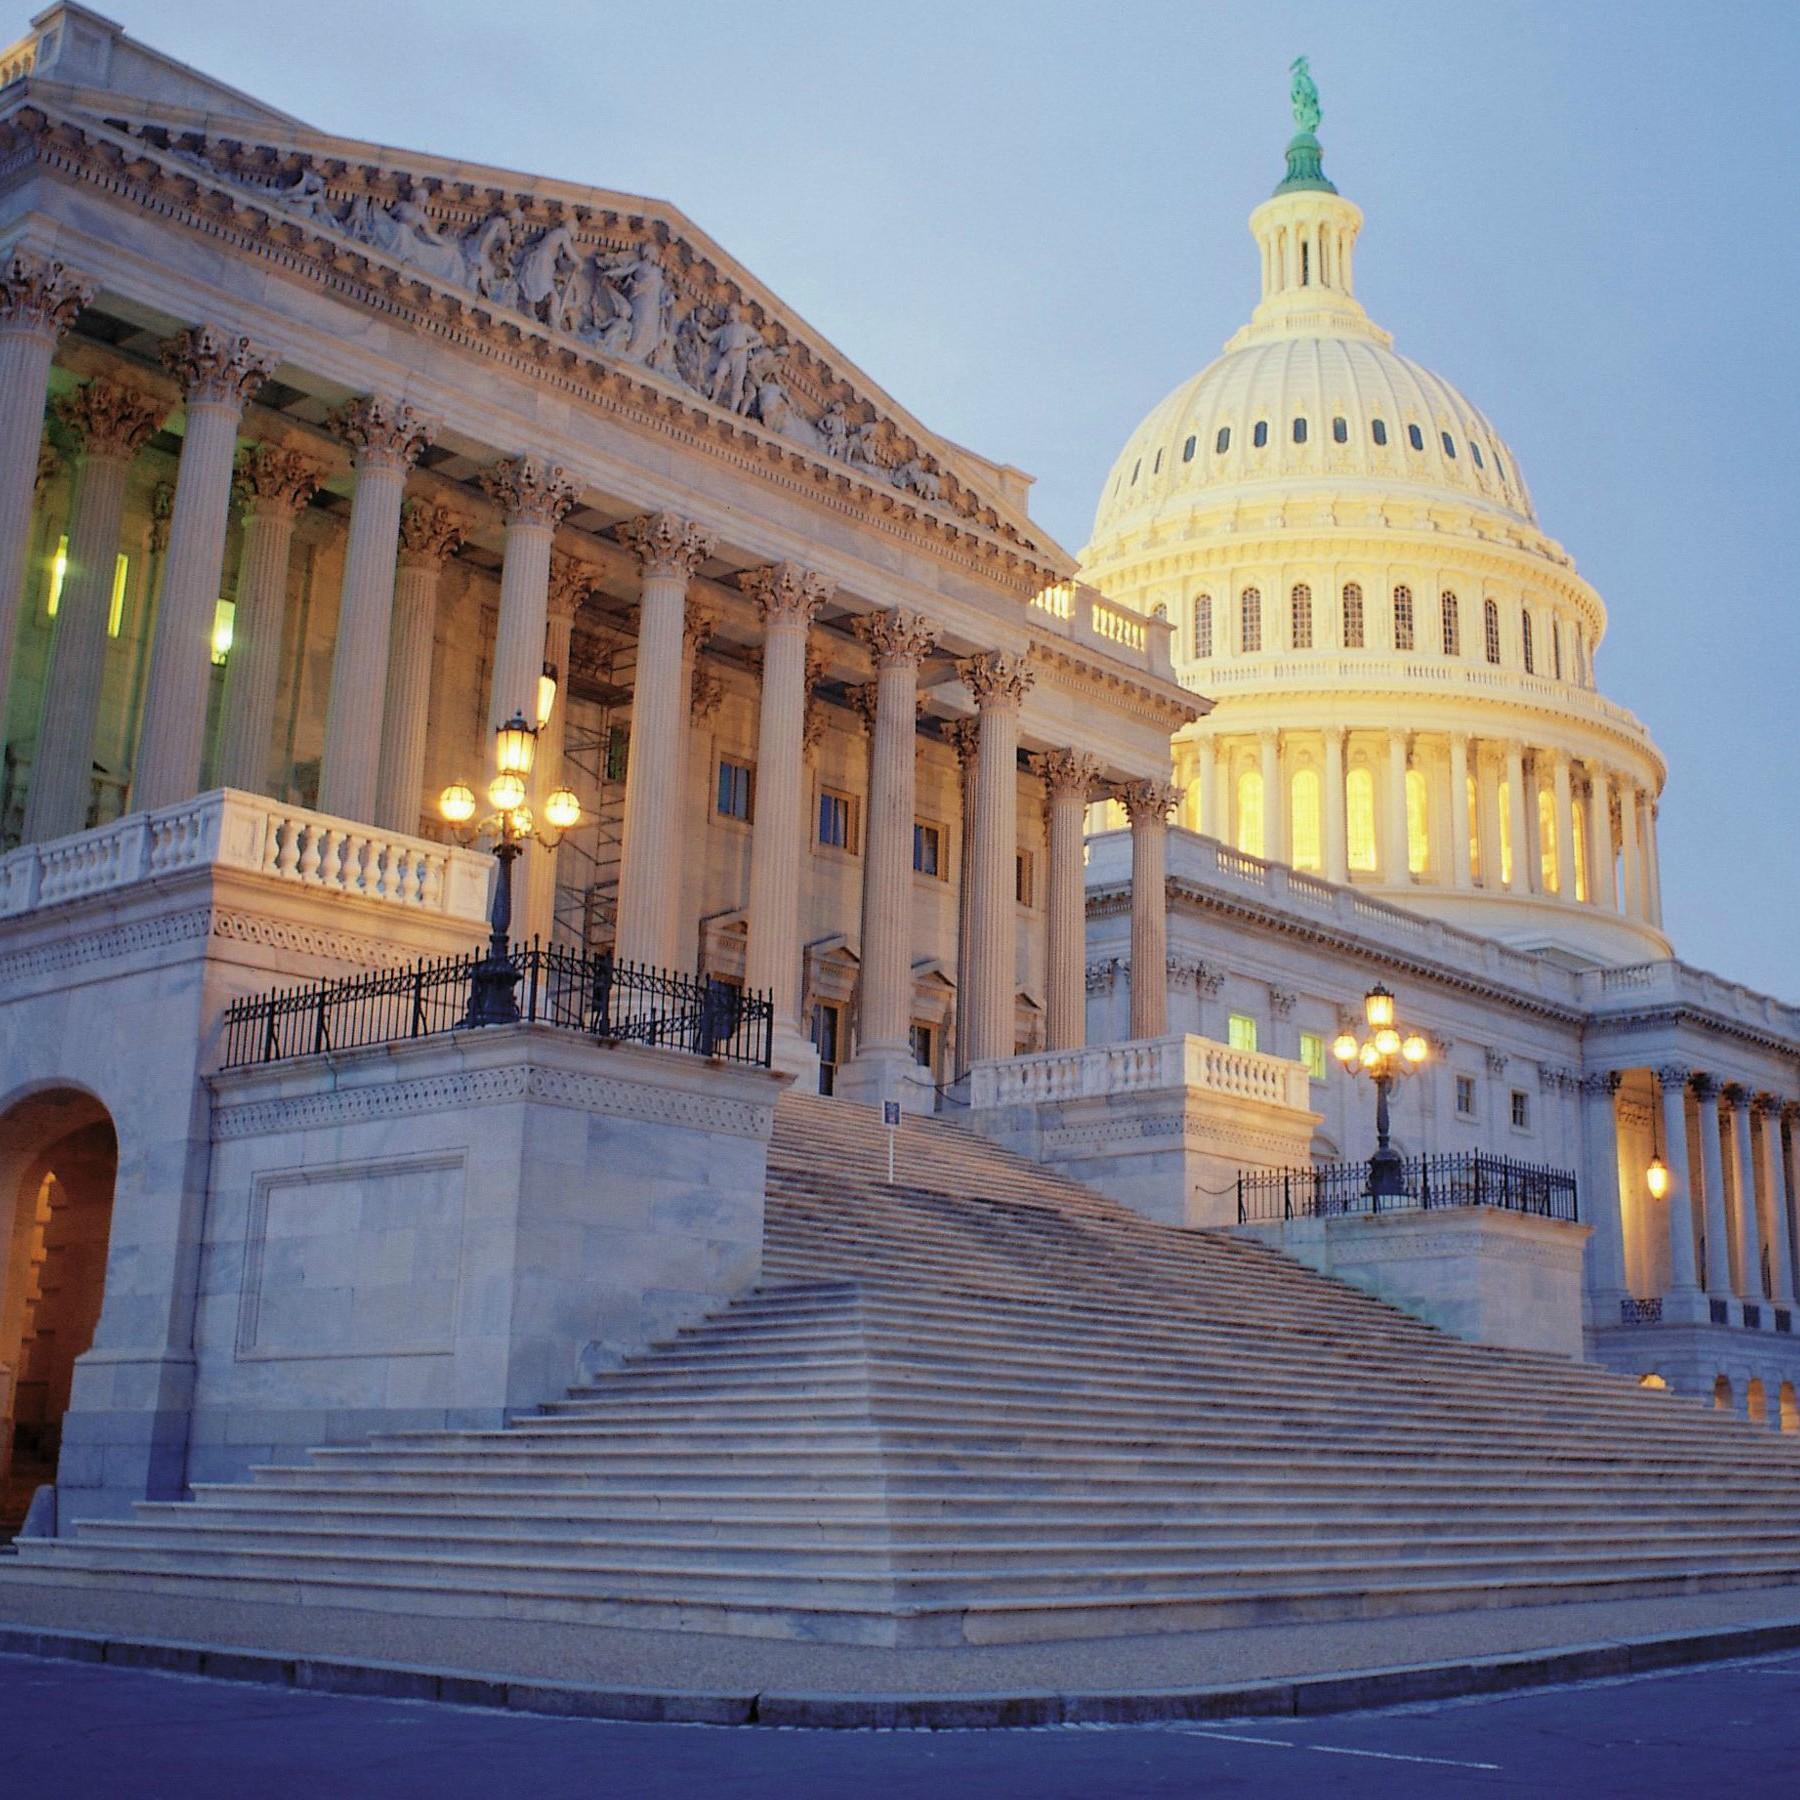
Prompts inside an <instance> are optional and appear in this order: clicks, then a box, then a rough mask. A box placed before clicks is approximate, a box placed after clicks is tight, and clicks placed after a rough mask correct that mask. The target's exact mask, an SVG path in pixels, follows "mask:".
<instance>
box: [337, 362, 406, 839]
mask: <svg viewBox="0 0 1800 1800" xmlns="http://www.w3.org/2000/svg"><path fill="white" fill-rule="evenodd" d="M332 427H333V429H334V430H335V431H336V433H337V435H338V436H339V437H340V438H342V439H343V440H344V442H345V443H346V444H348V445H349V446H350V460H351V466H352V467H353V468H354V469H355V471H356V491H355V494H354V496H353V498H352V500H351V503H350V533H349V537H348V539H347V541H346V542H345V545H344V584H343V589H342V593H341V597H340V598H339V600H338V617H337V642H336V644H335V645H334V646H333V648H332V653H331V697H330V699H329V700H328V701H327V703H326V707H325V756H324V761H323V763H322V765H321V767H320V771H319V811H320V812H327V813H336V814H337V815H338V816H339V817H340V818H345V819H361V820H363V821H365V822H366V823H370V824H372V823H373V822H374V819H375V786H376V782H377V779H378V778H379V776H380V772H381V704H382V700H383V697H384V696H385V695H386V693H387V662H388V640H389V637H390V634H391V632H392V630H393V614H394V564H395V559H396V558H397V556H398V555H399V550H400V502H401V501H402V500H403V499H404V498H405V495H406V477H407V475H408V473H409V472H410V471H411V469H412V466H413V464H414V463H415V462H416V461H417V460H418V456H419V452H420V451H421V450H423V449H424V448H425V446H426V445H427V444H428V443H429V442H430V441H431V433H432V431H433V430H434V429H435V427H434V426H433V425H432V424H431V423H430V422H429V421H427V420H425V419H422V418H421V417H420V416H419V415H418V414H417V413H416V412H414V411H413V409H412V408H411V407H410V406H408V405H407V404H406V403H405V402H404V401H402V400H386V399H383V398H382V397H381V396H380V395H379V394H369V395H365V396H364V397H363V398H362V399H360V400H352V401H351V402H350V404H349V405H348V406H346V407H344V408H342V409H341V410H340V411H339V412H338V413H337V414H336V415H335V416H334V417H333V419H332Z"/></svg>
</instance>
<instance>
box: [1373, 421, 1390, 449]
mask: <svg viewBox="0 0 1800 1800" xmlns="http://www.w3.org/2000/svg"><path fill="white" fill-rule="evenodd" d="M1369 436H1370V437H1372V438H1373V439H1374V440H1375V442H1376V443H1377V444H1386V442H1387V420H1386V419H1371V420H1370V421H1369Z"/></svg>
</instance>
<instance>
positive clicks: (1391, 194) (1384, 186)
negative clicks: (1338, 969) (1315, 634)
mask: <svg viewBox="0 0 1800 1800" xmlns="http://www.w3.org/2000/svg"><path fill="white" fill-rule="evenodd" d="M98 10H100V11H102V12H104V13H106V14H107V15H108V16H109V17H112V18H115V19H117V20H118V21H119V22H120V23H122V24H123V25H124V26H125V27H126V29H127V30H128V31H129V32H130V33H131V34H132V35H133V36H135V37H138V38H140V39H141V40H143V41H145V42H147V43H150V44H153V45H155V46H156V47H157V48H159V49H162V50H165V51H167V52H169V53H171V54H173V55H176V56H179V57H181V58H183V59H184V60H186V61H189V62H192V63H194V64H195V65H196V66H198V67H200V68H202V69H205V70H206V71H207V72H208V73H210V74H213V75H215V76H218V77H220V78H221V79H224V80H227V81H230V82H232V83H234V84H235V85H237V86H239V87H241V88H244V89H247V90H248V91H249V92H251V93H253V94H255V95H257V96H258V97H260V98H261V99H263V100H266V101H268V102H269V103H271V104H273V105H276V106H279V107H281V108H283V109H285V110H287V111H289V112H292V113H295V114H297V115H299V116H300V117H301V118H303V119H305V120H307V121H308V122H309V123H310V124H313V125H316V126H318V127H320V128H321V129H324V130H327V131H334V132H340V133H342V134H344V135H346V136H352V137H357V138H364V139H371V140H374V141H377V142H381V143H386V144H390V145H395V146H402V147H408V148H417V149H422V150H428V151H433V152H438V153H442V154H446V155H453V156H457V157H461V158H464V159H466V160H470V161H479V162H488V163H493V164H497V165H499V166H501V167H506V168H514V169H520V170H526V171H530V172H533V173H537V174H543V175H550V176H556V177H559V178H563V179H567V180H572V181H581V182H591V183H593V184H594V185H595V186H598V187H605V188H612V189H617V190H622V191H625V192H628V193H639V194H645V195H650V196H655V197H657V198H661V199H665V200H668V201H671V202H672V203H673V204H675V205H676V206H678V207H679V208H680V209H681V210H682V211H683V212H685V213H686V214H687V215H688V217H689V218H691V219H693V220H694V221H695V222H696V223H697V224H698V225H699V226H701V227H702V228H703V229H704V230H705V231H706V232H708V233H709V234H710V235H711V236H712V237H713V238H715V239H716V240H717V241H718V242H719V243H720V244H721V245H722V246H723V247H724V248H725V249H726V250H727V251H728V252H729V253H730V254H731V255H733V256H734V257H736V258H737V259H738V260H739V261H740V262H742V263H743V264H745V265H746V266H747V267H748V268H749V269H750V270H751V271H752V272H754V274H755V275H756V276H757V277H758V278H759V279H761V280H762V281H763V282H765V283H766V284H767V285H768V286H769V287H771V288H772V289H773V290H774V291H775V292H776V293H777V294H779V295H780V296H781V297H782V298H783V300H784V301H786V302H787V303H788V304H789V305H791V306H793V307H794V308H796V309H797V310H798V311H799V313H800V314H801V315H802V316H803V317H804V318H806V319H807V320H808V321H809V322H810V323H811V324H812V325H814V326H815V327H816V328H817V329H818V330H819V331H820V332H821V333H822V334H823V335H824V336H825V337H826V338H828V339H829V340H830V341H831V342H832V343H834V344H835V345H836V346H837V347H838V348H839V350H841V351H842V352H843V353H844V354H845V355H846V356H848V357H849V358H850V359H851V360H852V361H853V362H855V363H856V364H857V365H858V366H859V367H861V368H862V369H863V370H865V371H866V372H867V373H868V374H869V375H870V376H872V377H873V378H874V379H875V380H876V381H877V382H879V383H880V384H881V385H882V386H883V387H884V388H886V390H887V391H888V392H889V393H891V394H892V395H893V396H894V397H895V398H896V399H897V400H898V401H900V402H901V404H903V405H904V406H906V407H907V408H908V409H909V410H911V411H912V412H913V413H914V414H915V415H916V416H917V417H919V418H920V419H921V420H923V421H924V423H925V424H926V425H927V426H929V427H930V428H932V429H934V430H937V431H940V432H942V433H943V434H944V435H946V436H948V437H951V438H954V439H956V440H958V441H959V442H961V443H964V444H967V445H969V446H971V447H972V448H974V449H977V450H980V451H981V452H983V453H984V454H986V455H989V456H993V457H995V458H998V459H1000V460H1002V461H1007V462H1011V463H1015V464H1017V465H1018V466H1020V467H1022V468H1024V469H1028V470H1030V471H1031V472H1032V473H1034V474H1035V475H1036V476H1037V477H1038V484H1037V487H1036V489H1035V491H1034V494H1033V498H1032V512H1033V514H1034V516H1035V517H1036V518H1037V519H1039V520H1040V521H1041V522H1042V523H1043V524H1044V525H1045V527H1046V528H1047V529H1048V530H1050V531H1051V532H1052V533H1053V534H1054V535H1055V536H1056V537H1058V538H1059V539H1060V540H1061V541H1062V542H1063V543H1064V544H1065V545H1067V546H1068V547H1069V548H1070V549H1071V550H1079V549H1080V547H1081V546H1082V544H1083V543H1084V542H1085V541H1086V538H1087V534H1088V530H1089V527H1090V525H1091V523H1092V517H1093V507H1094V503H1095V501H1096V499H1097V498H1098V495H1099V491H1100V486H1101V482H1102V480H1103V478H1104V476H1105V474H1106V472H1107V469H1108V467H1109V466H1110V464H1111V462H1112V459H1113V458H1114V456H1115V455H1116V454H1117V453H1118V451H1119V449H1120V447H1121V446H1122V445H1123V443H1124V441H1125V439H1126V438H1127V437H1128V436H1129V435H1130V433H1131V431H1132V429H1133V427H1134V426H1135V425H1136V424H1137V423H1138V421H1139V420H1140V419H1141V418H1142V417H1143V415H1144V414H1145V413H1147V412H1148V411H1149V410H1150V408H1151V407H1152V406H1153V405H1154V404H1155V403H1156V402H1157V401H1158V400H1159V399H1161V398H1162V396H1163V395H1164V394H1166V393H1167V392H1168V391H1169V390H1170V389H1171V388H1173V387H1175V386H1176V385H1177V384H1178V383H1180V382H1181V381H1183V380H1185V379H1186V378H1187V377H1188V376H1189V375H1191V374H1193V373H1194V372H1195V371H1196V370H1198V369H1199V368H1201V367H1202V366H1203V365H1204V364H1206V363H1207V362H1209V361H1211V360H1212V358H1213V357H1214V356H1215V355H1217V353H1218V351H1219V349H1220V347H1221V345H1222V344H1223V342H1224V340H1225V339H1226V338H1227V337H1228V336H1229V335H1230V334H1231V333H1232V332H1233V331H1234V330H1235V329H1236V328H1237V327H1238V325H1240V324H1241V323H1242V322H1243V321H1244V319H1245V318H1246V317H1247V316H1248V314H1249V311H1250V308H1251V306H1252V305H1253V304H1254V302H1255V299H1256V288H1257V261H1256V253H1255V250H1254V246H1253V245H1252V243H1251V240H1250V237H1249V234H1248V230H1247V227H1246V223H1245V221H1246V218H1247V216H1248V214H1249V212H1250V209H1251V208H1252V207H1253V206H1255V205H1256V204H1257V203H1258V202H1259V201H1260V200H1262V199H1264V198H1265V197H1266V196H1267V195H1268V193H1269V191H1270V189H1271V188H1272V187H1273V185H1274V183H1275V182H1276V181H1277V180H1279V179H1280V176H1281V173H1282V149H1283V146H1284V144H1285V142H1286V139H1287V136H1288V134H1289V132H1290V131H1291V130H1292V125H1291V122H1290V120H1289V116H1288V99H1287V91H1288V65H1289V63H1290V62H1291V61H1292V59H1293V58H1294V57H1295V56H1296V55H1298V54H1300V53H1302V52H1304V53H1306V54H1307V55H1308V56H1310V57H1311V59H1312V68H1313V74H1314V77H1315V79H1316V80H1317V82H1318V85H1319V89H1320V94H1321V97H1322V100H1323V104H1324V114H1325V116H1324V122H1323V124H1322V125H1321V127H1320V131H1319V135H1320V138H1321V139H1322V141H1323V143H1324V145H1325V163H1326V170H1327V172H1328V173H1329V174H1330V175H1331V177H1332V179H1333V180H1334V181H1335V182H1336V184H1337V186H1338V188H1339V190H1340V191H1341V192H1343V193H1344V194H1346V195H1348V196H1349V197H1350V198H1352V199H1354V200H1355V201H1356V202H1357V203H1358V204H1359V205H1360V206H1361V207H1362V208H1363V211H1364V213H1365V215H1366V224H1365V226H1364V230H1363V235H1362V239H1361V243H1360V245H1359V248H1358V252H1357V265H1356V267H1357V286H1358V296H1359V298H1360V299H1361V300H1362V301H1363V302H1364V304H1365V305H1366V306H1367V307H1368V309H1369V311H1370V313H1371V315H1372V316H1373V317H1374V318H1375V319H1376V320H1377V321H1378V322H1379V323H1380V324H1382V325H1385V326H1386V327H1387V328H1388V329H1389V330H1390V331H1392V332H1393V333H1394V336H1395V347H1396V348H1397V349H1398V350H1400V351H1401V352H1403V353H1404V354H1406V355H1407V356H1410V357H1412V358H1413V359H1415V360H1416V361H1419V362H1422V363H1424V364H1425V365H1426V366H1427V367H1428V368H1431V369H1434V370H1436V371H1438V372H1439V373H1441V374H1442V375H1444V376H1445V377H1447V378H1448V379H1449V380H1450V381H1452V382H1454V383H1455V384H1456V385H1457V386H1458V387H1460V388H1461V389H1462V390H1463V391H1464V392H1465V393H1466V394H1467V395H1468V396H1469V398H1470V399H1471V400H1472V401H1473V402H1474V404H1475V405H1476V406H1478V407H1480V408H1481V409H1482V410H1483V411H1484V412H1485V413H1486V414H1487V415H1488V417H1489V418H1490V419H1492V420H1493V422H1494V424H1495V425H1496V427H1497V428H1498V430H1499V431H1500V433H1501V435H1502V436H1503V437H1504V438H1505V439H1506V440H1507V441H1508V442H1509V443H1510V444H1511V445H1512V447H1513V450H1514V452H1515V454H1516V456H1517V458H1518V460H1519V462H1520V464H1521V466H1522V467H1523V469H1524V471H1525V475H1526V478H1527V480H1528V481H1529V482H1530V483H1531V486H1532V491H1533V495H1534V498H1535V500H1536V503H1537V508H1538V513H1539V517H1540V520H1541V522H1542V524H1543V525H1544V527H1545V529H1546V530H1548V531H1549V532H1550V533H1551V534H1552V535H1553V536H1554V537H1556V538H1558V539H1559V540H1560V541H1561V542H1562V543H1563V544H1564V545H1565V546H1566V547H1567V548H1568V549H1569V550H1570V551H1571V552H1572V554H1573V555H1574V557H1575V559H1576V562H1577V565H1578V567H1579V568H1580V570H1581V572H1582V573H1583V574H1584V575H1585V576H1586V577H1587V579H1588V580H1589V581H1591V582H1592V583H1593V584H1594V585H1595V586H1596V587H1597V588H1598V589H1599V591H1600V593H1601V595H1602V596H1603V597H1604V599H1605V601H1606V603H1607V606H1608V608H1609V611H1610V615H1611V623H1610V627H1609V630H1608V633H1607V637H1606V640H1605V643H1604V645H1603V646H1602V649H1601V652H1600V656H1599V660H1598V665H1597V669H1598V675H1599V680H1600V685H1601V687H1602V689H1603V690H1604V692H1605V693H1606V694H1607V695H1608V696H1609V697H1610V698H1612V699H1614V700H1616V701H1619V702H1621V703H1623V704H1625V705H1627V706H1629V707H1631V708H1632V709H1633V710H1634V711H1635V712H1637V714H1638V715H1639V716H1640V717H1641V718H1642V719H1643V720H1644V721H1645V723H1646V724H1647V725H1648V726H1649V727H1650V729H1651V731H1652V733H1653V734H1654V736H1655V738H1656V740H1657V742H1658V743H1659V744H1660V746H1661V748H1662V750H1663V752H1664V754H1665V755H1666V756H1667V758H1668V762H1669V766H1670V771H1671V772H1670V777H1669V783H1668V786H1667V789H1666V790H1665V793H1664V796H1663V802H1662V836H1661V844H1662V868H1663V889H1664V913H1665V925H1666V928H1667V930H1668V931H1669V934H1670V935H1671V936H1672V938H1673V939H1674V941H1675V946H1676V950H1677V953H1678V954H1679V955H1680V956H1681V957H1683V958H1684V960H1686V961H1688V962H1690V963H1694V964H1697V965H1699V966H1700V967H1702V968H1710V969H1713V970H1715V971H1717V972H1718V973H1720V974H1723V975H1726V976H1729V977H1731V978H1733V979H1736V980H1741V981H1743V982H1744V983H1746V984H1747V985H1749V986H1751V987H1753V988H1758V989H1761V990H1763V991H1765V992H1770V993H1774V994H1776V995H1778V996H1780V997H1781V998H1783V999H1786V1000H1790V1001H1796V1002H1800V926H1797V923H1796V913H1797V911H1800V849H1797V848H1796V836H1797V828H1800V804H1797V796H1800V743H1797V740H1796V733H1795V694H1796V685H1797V683H1800V624H1797V623H1796V620H1797V618H1800V568H1797V567H1796V546H1795V545H1793V544H1792V543H1790V541H1789V538H1790V534H1791V533H1793V532H1794V529H1795V526H1796V524H1800V507H1797V505H1796V501H1797V500H1800V482H1797V480H1796V475H1795V467H1796V463H1795V457H1794V447H1795V442H1796V437H1797V435H1800V419H1797V418H1796V411H1797V403H1800V329H1797V327H1796V314H1795V307H1796V304H1797V302H1800V231H1797V230H1796V227H1795V225H1794V222H1793V217H1792V209H1791V208H1790V207H1789V206H1788V204H1787V203H1786V202H1784V201H1782V200H1781V199H1780V198H1779V196H1780V194H1781V193H1782V192H1783V191H1784V189H1785V186H1786V183H1787V182H1788V181H1790V180H1792V179H1793V176H1794V172H1795V168H1796V164H1797V163H1800V126H1797V125H1796V123H1795V108H1794V105H1793V102H1792V101H1791V99H1790V98H1789V97H1788V88H1789V85H1790V72H1791V70H1792V69H1793V68H1794V67H1795V66H1796V64H1797V63H1800V6H1796V5H1794V4H1793V0H1786V3H1777V0H1771V3H1768V4H1762V3H1756V0H1709V4H1707V5H1704V6H1700V5H1695V4H1693V0H1680V3H1671V0H1633V3H1632V4H1630V5H1624V4H1608V5H1602V4H1596V3H1593V0H1549V3H1540V0H1489V3H1488V4H1485V5H1482V6H1479V7H1477V6H1474V5H1469V4H1466V3H1465V4H1445V0H1380V3H1379V4H1373V3H1371V0H1328V3H1320V4H1310V5H1308V4H1289V3H1286V0H1185V3H1180V4H1176V3H1161V0H1101V3H1098V4H1096V3H1095V0H1086V3H1084V4H1069V3H1067V0H1045V3H1043V4H1007V5H998V4H993V3H992V0H963V3H962V4H959V5H947V4H941V3H940V0H902V3H901V4H888V5H879V6H877V5H872V4H869V3H868V0H837V3H836V4H823V3H815V0H762V3H761V4H759V5H757V6H755V7H748V6H745V5H742V4H741V3H740V4H729V5H727V4H717V3H702V0H659V4H657V5H654V6H649V7H627V6H619V5H613V4H605V5H603V4H599V3H597V0H532V3H531V4H530V5H528V6H522V7H516V8H515V7H510V6H495V5H493V4H491V3H489V4H472V3H469V0H430V3H424V0H310V3H309V4H308V5H306V6H304V7H294V6H275V5H271V4H267V3H262V4H251V5H245V4H244V3H243V0H101V4H100V5H99V7H98ZM23 13H24V9H23V8H21V17H20V19H19V21H18V25H19V29H21V30H22V29H23V27H24V17H23Z"/></svg>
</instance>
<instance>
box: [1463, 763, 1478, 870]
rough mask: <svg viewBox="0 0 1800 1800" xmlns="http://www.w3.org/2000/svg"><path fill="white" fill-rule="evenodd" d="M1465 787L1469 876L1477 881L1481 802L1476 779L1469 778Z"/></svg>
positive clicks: (1464, 784) (1465, 782) (1471, 776)
mask: <svg viewBox="0 0 1800 1800" xmlns="http://www.w3.org/2000/svg"><path fill="white" fill-rule="evenodd" d="M1463 786H1464V787H1465V788H1466V789H1467V794H1466V796H1465V802H1464V803H1465V805H1466V806H1467V808H1468V818H1469V874H1470V875H1471V876H1472V877H1473V878H1474V879H1475V880H1476V881H1479V880H1480V879H1481V801H1480V797H1479V794H1478V792H1477V790H1476V786H1475V777H1474V776H1473V775H1470V776H1468V777H1467V778H1466V779H1465V781H1464V783H1463Z"/></svg>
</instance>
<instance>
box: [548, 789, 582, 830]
mask: <svg viewBox="0 0 1800 1800" xmlns="http://www.w3.org/2000/svg"><path fill="white" fill-rule="evenodd" d="M544 823H545V824H546V825H548V826H549V827H550V829H551V830H552V831H572V830H574V828H575V827H576V826H577V825H579V824H580V823H581V802H580V800H579V799H577V798H576V795H575V791H574V789H573V788H566V787H559V788H557V789H556V790H555V792H553V793H551V794H550V795H548V796H547V797H546V798H545V801H544Z"/></svg>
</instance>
